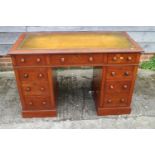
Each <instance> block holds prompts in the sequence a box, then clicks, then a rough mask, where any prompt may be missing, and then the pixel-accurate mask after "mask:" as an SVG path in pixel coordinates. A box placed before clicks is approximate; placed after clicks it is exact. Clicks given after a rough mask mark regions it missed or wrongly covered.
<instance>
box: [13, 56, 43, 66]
mask: <svg viewBox="0 0 155 155" xmlns="http://www.w3.org/2000/svg"><path fill="white" fill-rule="evenodd" d="M14 58H15V59H14V60H15V62H14V63H15V65H16V66H41V65H46V57H45V56H43V55H16V56H15V57H14Z"/></svg>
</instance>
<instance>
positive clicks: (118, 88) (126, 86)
mask: <svg viewBox="0 0 155 155" xmlns="http://www.w3.org/2000/svg"><path fill="white" fill-rule="evenodd" d="M105 85H106V86H105V90H106V93H128V92H129V91H130V88H131V81H107V82H106V84H105Z"/></svg>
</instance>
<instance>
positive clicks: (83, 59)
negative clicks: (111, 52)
mask: <svg viewBox="0 0 155 155" xmlns="http://www.w3.org/2000/svg"><path fill="white" fill-rule="evenodd" d="M105 61H106V55H103V54H63V55H53V56H51V57H50V64H51V65H58V66H63V65H64V66H65V65H87V64H88V65H95V64H96V65H98V64H104V63H105Z"/></svg>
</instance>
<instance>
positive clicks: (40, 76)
mask: <svg viewBox="0 0 155 155" xmlns="http://www.w3.org/2000/svg"><path fill="white" fill-rule="evenodd" d="M23 59H24V58H22V59H20V61H23ZM13 60H14V58H13ZM24 60H25V59H24ZM25 61H26V60H25ZM14 71H15V75H16V82H17V86H18V91H19V95H20V100H21V104H22V116H23V117H25V118H27V117H55V116H56V94H55V93H56V81H55V80H56V78H55V77H56V75H55V71H54V70H53V69H51V68H50V67H42V66H40V67H39V66H37V67H35V66H31V67H30V66H26V67H23V66H19V67H16V66H14Z"/></svg>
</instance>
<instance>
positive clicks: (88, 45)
mask: <svg viewBox="0 0 155 155" xmlns="http://www.w3.org/2000/svg"><path fill="white" fill-rule="evenodd" d="M141 52H143V49H142V48H141V47H140V46H139V45H138V44H137V43H136V42H135V41H134V40H133V39H131V38H130V37H129V36H128V34H127V33H125V32H48V33H46V32H40V33H23V34H21V36H20V37H19V38H18V40H17V41H16V43H15V44H14V45H13V47H12V48H11V49H10V52H9V54H10V55H11V58H12V62H13V68H14V71H15V75H16V81H17V86H18V91H19V95H20V100H21V104H22V116H23V117H52V116H56V114H57V111H56V105H57V102H56V100H57V96H58V93H59V91H58V89H57V78H56V72H55V68H56V67H73V66H92V67H93V80H92V90H93V91H94V94H93V97H94V101H95V104H96V111H97V114H98V115H117V114H129V113H130V112H131V99H132V94H133V90H134V83H135V79H136V73H137V68H138V64H139V59H140V54H141ZM88 104H89V103H88Z"/></svg>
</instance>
